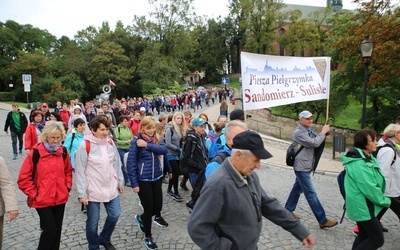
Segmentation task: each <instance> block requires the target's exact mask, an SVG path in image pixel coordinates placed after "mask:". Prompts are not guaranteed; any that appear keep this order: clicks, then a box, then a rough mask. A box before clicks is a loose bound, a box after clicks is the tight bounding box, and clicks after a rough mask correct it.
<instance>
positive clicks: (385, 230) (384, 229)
mask: <svg viewBox="0 0 400 250" xmlns="http://www.w3.org/2000/svg"><path fill="white" fill-rule="evenodd" d="M381 227H382V232H384V233H387V232H389V229H387V228H386V227H384V226H383V225H382V223H381Z"/></svg>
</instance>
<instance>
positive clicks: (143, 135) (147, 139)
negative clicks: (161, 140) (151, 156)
mask: <svg viewBox="0 0 400 250" xmlns="http://www.w3.org/2000/svg"><path fill="white" fill-rule="evenodd" d="M142 139H143V140H145V141H146V142H151V143H156V138H155V137H154V136H148V135H145V134H142Z"/></svg>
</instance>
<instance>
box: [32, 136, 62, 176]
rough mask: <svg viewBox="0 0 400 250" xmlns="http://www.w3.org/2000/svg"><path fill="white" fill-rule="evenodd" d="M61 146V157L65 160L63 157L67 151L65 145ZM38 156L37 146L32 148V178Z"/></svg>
mask: <svg viewBox="0 0 400 250" xmlns="http://www.w3.org/2000/svg"><path fill="white" fill-rule="evenodd" d="M39 144H40V143H39ZM39 144H38V145H39ZM62 148H63V152H62V158H63V161H64V162H65V159H66V158H67V153H68V151H67V148H66V147H64V146H62ZM39 158H40V154H39V150H38V149H37V148H32V163H33V168H32V179H34V178H35V174H36V168H37V164H38V162H39Z"/></svg>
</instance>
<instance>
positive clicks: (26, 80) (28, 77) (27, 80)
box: [22, 74, 32, 84]
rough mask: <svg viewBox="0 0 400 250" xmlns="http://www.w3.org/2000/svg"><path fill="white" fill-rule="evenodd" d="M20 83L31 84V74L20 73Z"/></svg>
mask: <svg viewBox="0 0 400 250" xmlns="http://www.w3.org/2000/svg"><path fill="white" fill-rule="evenodd" d="M22 83H23V84H31V83H32V76H31V75H27V74H23V75H22Z"/></svg>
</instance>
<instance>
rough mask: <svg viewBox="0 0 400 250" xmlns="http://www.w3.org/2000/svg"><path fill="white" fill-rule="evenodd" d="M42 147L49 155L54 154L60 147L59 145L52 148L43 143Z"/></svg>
mask: <svg viewBox="0 0 400 250" xmlns="http://www.w3.org/2000/svg"><path fill="white" fill-rule="evenodd" d="M43 145H44V147H45V148H46V150H47V151H48V152H49V153H54V152H56V151H57V150H58V149H59V148H60V147H61V143H60V144H58V145H55V146H53V145H50V144H49V143H48V142H44V143H43Z"/></svg>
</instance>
